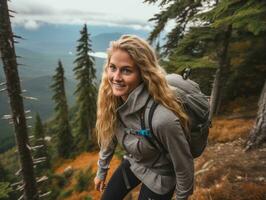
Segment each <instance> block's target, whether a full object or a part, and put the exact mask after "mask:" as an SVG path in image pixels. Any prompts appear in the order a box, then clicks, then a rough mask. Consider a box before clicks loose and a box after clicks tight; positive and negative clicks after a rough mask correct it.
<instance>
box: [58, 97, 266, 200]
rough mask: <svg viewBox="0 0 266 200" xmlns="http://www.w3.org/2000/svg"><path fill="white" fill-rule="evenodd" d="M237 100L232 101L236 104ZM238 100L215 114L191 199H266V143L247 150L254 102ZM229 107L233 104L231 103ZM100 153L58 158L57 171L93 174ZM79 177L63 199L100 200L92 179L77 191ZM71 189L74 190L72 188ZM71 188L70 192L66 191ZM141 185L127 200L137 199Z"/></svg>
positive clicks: (70, 183)
mask: <svg viewBox="0 0 266 200" xmlns="http://www.w3.org/2000/svg"><path fill="white" fill-rule="evenodd" d="M236 103H237V102H232V103H231V106H232V105H236ZM245 105H247V104H243V103H241V102H238V106H235V109H234V111H233V114H230V115H224V116H219V117H216V118H215V119H214V120H213V126H212V128H211V129H210V134H209V144H208V147H207V148H206V150H205V152H204V153H203V155H202V156H201V157H199V158H197V159H195V190H194V194H193V195H192V196H191V197H190V198H189V200H232V199H237V200H265V199H266V170H265V163H266V157H265V152H266V145H265V146H264V147H262V148H260V149H257V150H253V151H251V152H245V151H244V145H245V140H246V137H247V136H248V134H249V132H250V130H251V128H252V126H253V124H254V122H255V116H254V114H255V112H256V109H255V110H253V109H250V108H254V107H255V103H252V104H249V106H248V107H247V106H245ZM229 107H230V106H229ZM97 157H98V155H97V152H93V153H84V154H81V155H79V156H77V157H76V158H74V159H73V160H66V161H62V160H61V161H59V162H58V163H62V164H60V165H59V166H58V167H56V169H55V172H56V173H57V174H60V175H62V176H64V170H65V169H66V168H67V167H69V166H71V167H72V168H73V169H75V173H76V174H77V173H78V172H79V171H85V170H86V169H87V167H88V166H91V168H92V171H93V173H95V172H96V169H97ZM118 164H119V159H118V158H117V157H116V156H115V157H114V160H113V161H112V163H111V167H110V173H109V174H108V178H109V177H110V175H111V174H112V173H113V171H114V169H115V168H116V167H117V166H118ZM75 184H77V180H76V177H75V176H72V177H71V178H70V179H69V180H68V182H67V184H66V186H65V187H64V188H63V190H62V192H63V193H64V191H65V193H64V194H65V196H64V198H62V199H64V200H84V199H85V197H87V198H88V197H89V196H90V197H91V199H93V200H98V199H99V197H100V195H101V194H100V193H99V192H97V191H95V190H94V188H93V181H92V180H91V181H90V184H89V185H88V186H87V187H86V188H84V190H83V191H81V192H77V191H75V190H74V189H73V188H75ZM71 189H72V190H71ZM67 191H68V193H67ZM138 191H139V188H136V189H134V190H133V191H132V193H131V194H129V195H128V197H127V198H126V199H128V200H129V199H130V200H137V197H138Z"/></svg>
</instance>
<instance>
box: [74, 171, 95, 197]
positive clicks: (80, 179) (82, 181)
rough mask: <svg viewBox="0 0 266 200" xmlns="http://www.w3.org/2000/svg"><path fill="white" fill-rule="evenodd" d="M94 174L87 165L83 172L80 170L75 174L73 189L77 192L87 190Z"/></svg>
mask: <svg viewBox="0 0 266 200" xmlns="http://www.w3.org/2000/svg"><path fill="white" fill-rule="evenodd" d="M94 176H95V173H93V172H92V169H91V167H89V168H88V169H87V170H86V171H85V172H83V171H80V172H79V173H78V174H77V176H76V180H77V183H76V185H75V190H76V191H77V192H82V191H85V190H87V189H88V186H89V185H90V183H91V182H92V180H93V178H94Z"/></svg>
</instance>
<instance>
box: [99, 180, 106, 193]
mask: <svg viewBox="0 0 266 200" xmlns="http://www.w3.org/2000/svg"><path fill="white" fill-rule="evenodd" d="M105 188H106V187H105V183H104V181H102V182H101V184H100V192H103V191H104V189H105Z"/></svg>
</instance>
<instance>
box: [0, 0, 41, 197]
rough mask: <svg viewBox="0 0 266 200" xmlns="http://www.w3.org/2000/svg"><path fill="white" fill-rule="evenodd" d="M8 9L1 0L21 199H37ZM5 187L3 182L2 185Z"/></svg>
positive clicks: (1, 39)
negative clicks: (21, 188)
mask: <svg viewBox="0 0 266 200" xmlns="http://www.w3.org/2000/svg"><path fill="white" fill-rule="evenodd" d="M9 12H10V10H9V9H8V4H7V0H0V54H1V58H2V61H3V68H4V72H5V76H6V86H7V93H8V96H9V103H10V108H11V115H12V120H13V123H14V131H15V136H16V142H17V149H18V154H19V158H20V166H21V174H22V178H23V185H22V186H23V189H24V191H23V197H22V198H23V199H26V200H38V199H39V195H38V189H37V185H36V179H35V175H34V169H33V160H32V156H31V151H30V148H29V138H28V131H27V122H26V117H25V110H24V104H23V99H22V95H21V93H22V91H21V86H20V78H19V73H18V64H17V55H16V52H15V47H14V44H15V40H14V38H20V37H19V36H16V35H14V33H13V31H12V27H11V22H10V13H9ZM4 188H6V186H4Z"/></svg>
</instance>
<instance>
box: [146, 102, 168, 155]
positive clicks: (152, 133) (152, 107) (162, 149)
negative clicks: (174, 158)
mask: <svg viewBox="0 0 266 200" xmlns="http://www.w3.org/2000/svg"><path fill="white" fill-rule="evenodd" d="M158 105H159V104H158V103H157V102H155V101H154V102H153V103H152V105H151V108H150V111H149V114H148V125H149V129H150V134H151V138H153V140H154V141H155V142H156V144H157V148H158V147H159V150H160V151H162V152H164V153H166V154H167V153H168V151H167V150H166V148H165V147H164V145H163V144H162V142H161V141H160V140H159V139H158V138H157V137H156V136H155V134H154V132H153V127H152V118H153V115H154V111H155V109H156V108H157V106H158Z"/></svg>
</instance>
